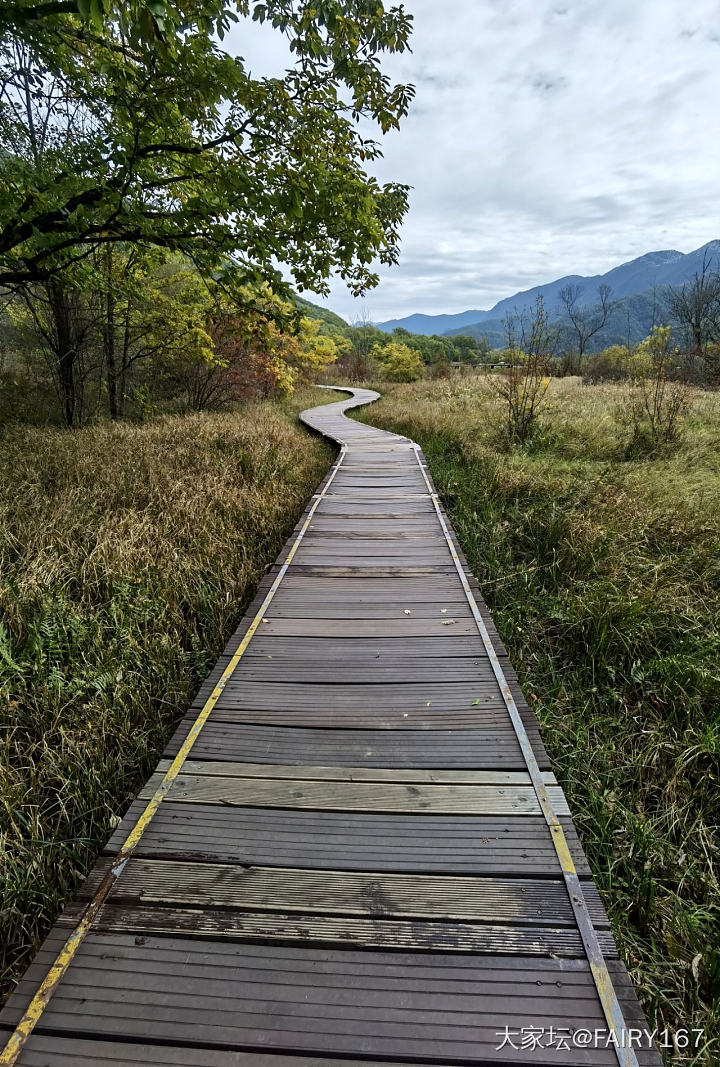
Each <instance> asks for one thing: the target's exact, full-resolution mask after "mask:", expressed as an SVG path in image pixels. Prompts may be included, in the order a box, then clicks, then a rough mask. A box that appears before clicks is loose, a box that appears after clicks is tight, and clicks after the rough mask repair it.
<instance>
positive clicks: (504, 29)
mask: <svg viewBox="0 0 720 1067" xmlns="http://www.w3.org/2000/svg"><path fill="white" fill-rule="evenodd" d="M404 6H405V7H406V9H407V10H409V11H411V12H412V14H413V15H414V20H415V24H414V25H415V28H414V33H413V39H412V49H413V51H412V54H405V55H404V56H393V57H388V59H387V60H386V62H385V64H384V69H385V70H386V71H387V72H388V73H389V74H390V75H391V76H392V77H394V78H395V79H396V80H398V81H411V82H414V84H415V85H416V89H417V94H416V98H415V102H414V105H413V108H412V111H411V114H410V115H409V117H408V118H407V119H406V120H405V122H404V124H403V127H402V129H401V131H400V132H398V133H392V134H390V135H388V136H387V137H386V138H384V141H383V151H384V159H383V160H382V161H381V162H380V163H378V164H377V165H376V167H375V172H376V173H377V175H378V177H379V178H380V179H381V180H384V181H388V180H397V181H402V182H406V183H408V184H409V185H411V186H412V187H413V188H412V191H411V200H410V212H409V214H408V216H407V218H406V221H405V223H404V226H403V236H402V251H401V259H400V263H399V265H398V266H396V267H392V268H384V269H383V270H382V272H381V280H380V284H379V286H378V287H377V288H376V289H374V290H373V291H371V292H370V293H369V294H368V295H367V296H366V297H365V298H364V299H363V300H362V301H359V300H355V299H353V298H352V297H351V296H350V294H349V293H348V292H347V290H346V289H345V287H344V286H343V285H342V283H339V282H338V283H336V284H334V285H333V292H332V296H331V298H330V299H329V300H327V301H325V303H327V305H328V306H329V307H331V308H332V309H333V310H335V311H337V312H338V313H339V314H341V315H343V317H345V318H347V319H349V320H354V319H356V318H358V317H359V315H360V314H361V313H362V312H363V310H364V311H365V313H366V314H367V313H369V314H370V315H371V317H372V318H373V320H374V321H376V322H380V321H383V320H384V319H387V318H394V317H399V316H402V315H407V314H411V313H412V312H415V311H422V312H427V313H431V314H435V313H439V312H457V311H463V310H466V309H468V308H489V307H491V306H492V305H493V304H494V303H495V302H496V301H497V300H499V299H501V298H502V297H505V296H509V295H511V294H512V293H514V292H516V291H517V290H519V289H527V288H529V287H530V286H532V285H536V284H538V283H542V282H546V281H550V280H552V279H554V278H557V277H559V276H561V275H563V274H570V273H578V274H595V273H599V272H602V271H605V270H608V269H609V268H610V267H613V266H615V265H617V264H618V263H621V262H623V261H625V260H628V259H632V258H633V257H634V256H637V255H642V253H644V252H648V251H651V250H655V249H661V248H676V249H678V250H680V251H681V252H688V251H690V250H691V249H693V248H697V247H698V246H699V245H702V244H704V243H705V242H706V241H708V240H711V239H712V238H720V195H719V193H720V136H719V134H720V117H719V116H720V108H719V105H720V19H718V14H719V8H718V2H717V0H694V2H693V3H688V2H687V0H554V2H553V0H445V2H444V3H438V0H409V2H407V3H405V5H404ZM240 32H241V28H240V27H238V42H239V38H240ZM242 33H243V44H242V45H241V46H240V47H239V48H238V51H240V52H241V54H243V55H245V57H246V58H247V59H248V60H249V61H250V65H251V67H254V68H255V69H256V70H258V72H263V73H264V72H265V71H267V72H268V73H270V72H271V71H272V72H273V73H274V72H275V71H276V70H278V69H279V68H280V67H281V66H282V65H283V64H284V62H285V52H284V48H283V43H282V41H279V42H278V41H277V40H276V35H275V34H274V33H272V31H270V32H268V33H262V34H260V35H258V34H257V32H256V30H255V28H253V35H252V37H251V39H249V38H247V37H246V36H245V35H244V28H243V30H242Z"/></svg>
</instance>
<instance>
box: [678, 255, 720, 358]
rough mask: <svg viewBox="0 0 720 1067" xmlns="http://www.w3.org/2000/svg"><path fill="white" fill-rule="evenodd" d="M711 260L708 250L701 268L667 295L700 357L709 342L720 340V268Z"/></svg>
mask: <svg viewBox="0 0 720 1067" xmlns="http://www.w3.org/2000/svg"><path fill="white" fill-rule="evenodd" d="M710 263H711V259H710V256H709V254H708V251H707V249H706V250H705V255H704V256H703V263H702V268H701V269H700V271H699V272H698V271H696V272H695V276H694V277H693V279H692V280H691V281H689V282H685V283H684V284H683V285H682V286H681V287H680V288H679V289H675V288H672V289H671V290H670V293H669V296H668V308H669V311H670V315H671V317H672V318H673V319H674V320H675V322H676V323H677V324H678V326H680V327H681V328H682V329H683V330H684V331H685V334H686V336H687V338H688V340H689V342H690V344H691V346H692V349H693V351H694V352H695V353H696V355H698V356H699V357H700V358H701V359H704V358H705V354H706V352H707V347H708V344H710V343H712V342H714V341H718V340H720V271H717V270H715V271H712V270H711V269H710Z"/></svg>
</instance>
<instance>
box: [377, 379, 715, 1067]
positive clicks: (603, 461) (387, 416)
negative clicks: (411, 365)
mask: <svg viewBox="0 0 720 1067" xmlns="http://www.w3.org/2000/svg"><path fill="white" fill-rule="evenodd" d="M630 388H631V387H630V386H629V385H624V384H613V385H604V386H601V385H597V386H583V385H582V384H581V383H580V382H579V380H578V379H565V380H554V381H553V382H552V383H551V386H550V391H549V393H548V396H547V401H546V405H545V407H544V409H543V412H542V415H541V419H540V422H541V425H540V427H539V429H538V431H537V432H536V434H535V435H534V437H533V438H532V439H531V440H530V442H528V445H527V446H526V447H524V448H520V447H518V448H511V449H508V448H507V447H505V446H504V444H503V442H504V439H505V433H504V418H505V415H504V411H503V406H502V400H501V398H500V397H499V396H498V392H497V389H496V387H495V383H494V381H493V380H492V379H491V378H487V377H482V376H479V375H471V376H467V377H458V378H454V379H451V380H449V381H432V382H421V383H416V384H414V385H403V386H392V387H385V389H384V391H385V394H386V395H385V398H384V399H382V400H380V401H379V402H378V403H377V404H375V405H373V406H372V407H371V408H367V409H365V410H364V411H360V412H358V415H357V417H358V418H361V419H365V420H367V421H369V422H373V423H375V424H377V425H380V426H383V427H386V428H387V429H390V430H394V431H397V432H400V433H405V434H408V435H409V436H410V437H412V438H414V439H415V440H416V441H418V442H419V443H420V444H421V445H422V447H423V449H424V450H425V453H426V455H427V457H428V460H429V463H430V468H431V470H432V474H433V477H434V479H435V482H436V484H437V486H438V491H439V492H440V493H441V495H442V497H443V500H444V503H445V506H446V507H447V509H448V511H449V513H450V517H451V519H452V522H453V524H454V527H455V529H456V531H457V534H458V537H459V539H460V541H461V543H462V546H463V548H464V551H465V553H466V555H467V557H468V561H469V563H470V565H471V567H472V568H473V570H474V572H475V574H476V575H477V577H478V580H479V582H480V585H481V587H482V589H483V591H484V594H485V596H486V598H487V601H488V604H489V606H490V608H491V610H492V611H493V614H494V617H495V621H496V623H497V625H498V629H499V631H500V634H501V636H502V638H503V641H504V642H505V643H506V645H507V647H508V650H509V652H510V655H511V658H512V660H513V663H514V665H515V666H516V668H517V669H518V671H519V674H520V676H521V680H522V682H523V685H524V689H525V692H526V693H527V694H528V696H529V698H530V700H531V701H533V706H534V707H535V709H536V710H537V713H538V715H539V717H540V720H541V723H542V726H543V735H544V739H545V742H546V745H547V747H548V749H549V752H550V755H551V758H552V761H553V766H554V769H555V771H556V772H557V774H558V777H559V778H560V779H561V781H562V783H563V785H564V787H565V790H566V792H567V794H568V798H569V801H570V805H571V808H572V811H573V814H574V818H575V822H576V824H577V826H578V829H579V831H580V834H581V836H582V839H583V842H584V845H585V848H586V851H587V853H588V857H589V860H590V863H591V866H592V868H593V872H594V874H595V877H596V880H597V882H598V885H599V887H600V889H601V892H602V894H603V897H604V900H605V903H606V905H607V907H608V910H609V912H610V915H611V918H612V921H613V926H614V929H615V932H616V934H617V936H618V940H619V942H620V946H621V949H622V951H623V953H624V956H625V959H626V962H627V963H628V966H629V968H630V970H631V972H632V973H633V976H634V978H635V980H636V982H637V984H638V989H639V993H640V996H641V999H642V1001H643V1003H644V1006H645V1008H646V1011H647V1013H648V1015H649V1017H650V1018H651V1019H652V1020H653V1021H657V1023H658V1025H659V1026H660V1027H661V1028H664V1027H665V1026H668V1027H670V1028H671V1029H672V1028H675V1027H682V1026H696V1027H704V1028H705V1030H706V1039H705V1047H704V1049H703V1051H702V1052H700V1054H699V1055H698V1056H697V1058H696V1059H695V1060H694V1061H693V1062H695V1063H697V1064H703V1065H705V1067H711V1065H713V1064H717V1063H718V1062H719V1061H720V922H719V917H720V864H719V862H718V855H719V845H720V696H719V694H720V554H719V551H718V546H719V545H720V395H718V394H712V393H702V392H700V391H698V390H694V391H693V392H694V396H693V398H692V399H693V408H692V411H691V414H690V415H689V417H688V418H687V420H686V421H685V424H684V427H683V433H682V436H681V438H680V440H679V441H678V443H677V444H676V445H675V446H673V447H671V448H670V447H666V448H659V449H655V450H654V451H652V450H651V451H647V452H646V453H645V454H640V455H638V454H637V452H636V450H635V448H634V446H633V442H632V440H631V430H630V429H629V428H628V427H627V425H626V423H624V422H623V418H622V412H623V410H624V408H625V407H626V405H627V401H628V390H629V389H630ZM669 1062H670V1061H669ZM673 1062H675V1061H674V1060H673ZM683 1062H688V1060H687V1059H686V1060H684V1061H683Z"/></svg>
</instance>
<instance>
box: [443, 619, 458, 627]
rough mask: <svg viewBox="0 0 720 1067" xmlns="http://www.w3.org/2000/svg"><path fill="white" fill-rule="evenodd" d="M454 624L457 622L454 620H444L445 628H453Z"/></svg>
mask: <svg viewBox="0 0 720 1067" xmlns="http://www.w3.org/2000/svg"><path fill="white" fill-rule="evenodd" d="M454 622H455V620H454V619H443V621H442V625H443V626H452V625H453V624H454Z"/></svg>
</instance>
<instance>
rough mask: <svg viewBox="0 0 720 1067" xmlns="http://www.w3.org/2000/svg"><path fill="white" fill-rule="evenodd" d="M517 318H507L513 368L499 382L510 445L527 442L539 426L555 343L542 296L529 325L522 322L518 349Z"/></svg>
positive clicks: (523, 320) (537, 302)
mask: <svg viewBox="0 0 720 1067" xmlns="http://www.w3.org/2000/svg"><path fill="white" fill-rule="evenodd" d="M516 327H517V319H516V318H512V317H511V316H508V318H507V320H506V331H507V336H508V356H509V359H510V365H509V367H508V368H507V370H505V371H504V373H503V374H502V375H501V377H500V378H499V379H498V382H497V390H498V393H499V394H500V396H501V397H502V399H503V400H504V401H505V404H506V420H505V433H506V436H507V439H508V441H509V443H511V444H512V443H514V442H519V443H520V444H522V443H524V442H525V441H527V440H528V439H529V438H530V437H531V436H532V434H533V433H534V431H535V429H536V427H537V415H538V408H539V407H540V405H541V404H542V402H543V399H544V397H545V394H546V392H547V388H548V385H549V381H550V379H549V378H548V366H549V362H550V357H551V355H552V352H553V350H554V346H555V344H556V334H555V331H554V330H553V329H552V327H551V326H550V322H549V318H548V313H547V311H546V310H545V305H544V302H543V298H542V296H541V295H538V297H537V298H536V301H535V307H534V309H533V311H532V312H531V313H530V315H529V321H527V322H526V318H525V316H523V317H522V318H521V319H520V330H521V343H522V348H518V347H516V344H515V340H516V335H515V329H516Z"/></svg>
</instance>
